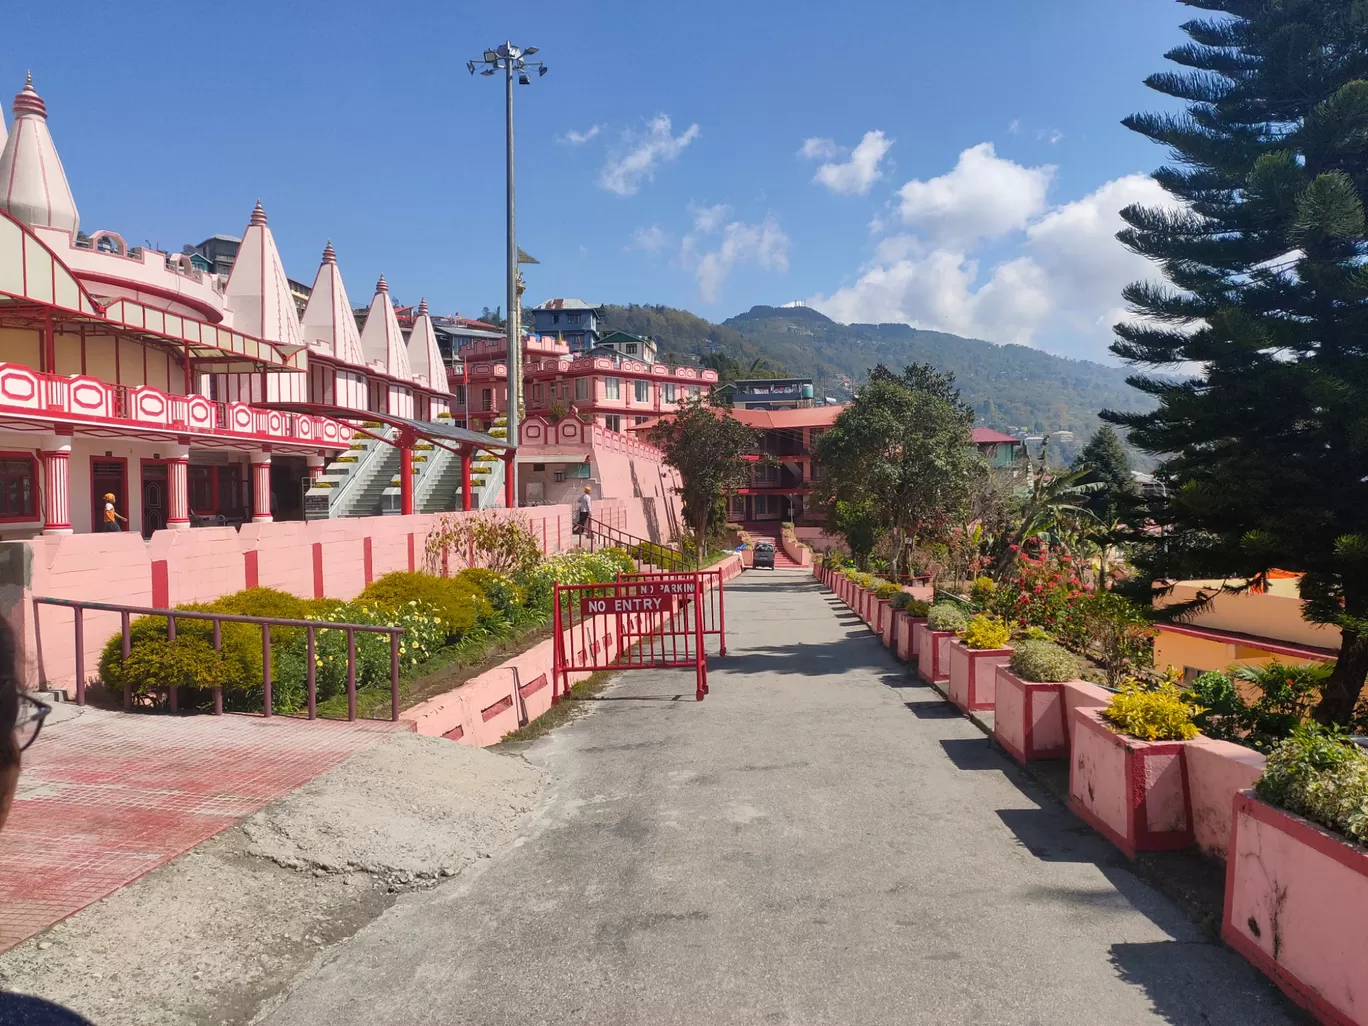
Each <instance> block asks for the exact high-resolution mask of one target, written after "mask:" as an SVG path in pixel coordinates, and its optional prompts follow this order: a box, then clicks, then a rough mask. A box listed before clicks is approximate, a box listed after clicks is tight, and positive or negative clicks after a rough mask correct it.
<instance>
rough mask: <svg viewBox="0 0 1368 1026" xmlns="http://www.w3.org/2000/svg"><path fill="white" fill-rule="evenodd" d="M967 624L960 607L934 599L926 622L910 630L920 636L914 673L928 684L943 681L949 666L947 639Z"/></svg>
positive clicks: (967, 621)
mask: <svg viewBox="0 0 1368 1026" xmlns="http://www.w3.org/2000/svg"><path fill="white" fill-rule="evenodd" d="M968 623H969V618H968V617H967V616H965V615H964V610H963V609H961V608H960V607H959V606H958V605H957V604H956V603H954V602H937V603H936V604H935V605H934V606H932V607H931V608H930V609H929V610H927V613H926V623H924V624H918V625H917V626H916V628H914V630H916V631H919V632H920V634H921V637H920V638H919V639H918V640H917V641H915V642H914V644H915V645H916V648H917V672H918V673H919V674H920V675H921V678H922V680H924V681H926V682H927V683H928V684H943V683H945V681H946V679H947V674H948V673H949V668H950V655H949V650H950V642H951V640H952V639H953V638H954V637H955V634H956V633H957V632H958V631H961V630H963V629H964V628H965V627H966V626H967V625H968Z"/></svg>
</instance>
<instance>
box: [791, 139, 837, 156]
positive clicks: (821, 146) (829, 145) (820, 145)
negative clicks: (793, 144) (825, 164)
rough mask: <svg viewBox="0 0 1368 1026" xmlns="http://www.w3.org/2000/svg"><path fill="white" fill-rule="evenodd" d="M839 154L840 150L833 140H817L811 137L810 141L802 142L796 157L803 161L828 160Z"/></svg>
mask: <svg viewBox="0 0 1368 1026" xmlns="http://www.w3.org/2000/svg"><path fill="white" fill-rule="evenodd" d="M840 152H841V148H840V147H839V146H837V145H836V140H835V139H819V138H817V137H816V136H813V137H812V138H811V139H804V140H803V146H802V148H801V149H800V150H799V151H798V156H800V157H802V158H803V159H805V160H828V159H830V158H831V157H834V156H836V155H837V154H839V153H840Z"/></svg>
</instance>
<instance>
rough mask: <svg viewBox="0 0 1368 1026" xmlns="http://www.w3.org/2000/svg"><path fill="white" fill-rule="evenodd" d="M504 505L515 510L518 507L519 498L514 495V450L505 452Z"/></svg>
mask: <svg viewBox="0 0 1368 1026" xmlns="http://www.w3.org/2000/svg"><path fill="white" fill-rule="evenodd" d="M503 461H504V505H505V506H507V507H508V508H509V509H513V508H515V507H516V506H517V505H518V497H517V495H515V494H514V486H515V483H516V482H515V480H514V477H513V450H512V449H505V450H504V456H503Z"/></svg>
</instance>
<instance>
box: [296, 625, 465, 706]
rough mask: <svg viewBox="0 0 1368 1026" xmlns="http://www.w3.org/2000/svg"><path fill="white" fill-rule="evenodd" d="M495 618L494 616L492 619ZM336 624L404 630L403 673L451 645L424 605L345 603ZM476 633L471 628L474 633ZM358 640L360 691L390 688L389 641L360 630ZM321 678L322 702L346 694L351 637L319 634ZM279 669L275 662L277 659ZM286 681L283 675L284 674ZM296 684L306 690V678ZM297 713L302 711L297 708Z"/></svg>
mask: <svg viewBox="0 0 1368 1026" xmlns="http://www.w3.org/2000/svg"><path fill="white" fill-rule="evenodd" d="M491 615H492V614H491ZM329 619H330V621H331V622H333V623H355V624H370V625H372V626H377V627H402V628H403V629H404V634H403V636H402V638H401V639H400V642H399V666H400V669H401V670H404V669H411V668H412V667H414V666H416V665H418V664H419V663H421V662H423V661H424V660H426V659H430V658H431V657H432V656H433V655H434V654H435V653H436V652H437V650H438V649H440V648H441V647H442V645H443V644H444V643H445V642H446V640H447V637H448V635H447V633H446V631H447V626H446V623H445V621H444V620H443V619H442V617H441V616H440V614H438V612H437V610H436V609H435V608H434V607H432V606H430V605H428V604H427V603H424V602H419V601H417V600H416V599H411V600H409V601H408V602H406V603H404V604H403V605H400V606H386V605H381V604H379V603H372V602H368V601H364V600H360V599H358V600H357V601H355V602H348V603H344V604H343V605H341V606H339V607H338V608H337V609H336V610H334V611H333V614H332V616H331V617H330V618H329ZM474 629H475V628H472V631H473V630H474ZM355 637H356V686H357V687H358V688H366V687H377V686H384V687H388V686H389V679H390V643H389V636H388V635H386V634H378V633H374V632H371V631H357V632H355ZM315 643H316V647H315V656H314V665H315V667H316V678H317V685H318V695H319V700H320V701H322V700H324V699H327V698H330V697H332V696H333V695H337V694H342V693H343V692H345V691H346V687H347V632H346V631H341V630H336V629H331V630H330V629H328V628H326V627H322V626H320V628H319V630H318V631H317V632H316V633H315ZM305 644H306V642H305V641H303V640H301V641H299V642H298V643H297V644H296V646H295V647H294V649H293V652H292V653H291V657H292V658H293V659H294V663H293V664H292V665H296V666H298V667H300V668H301V669H300V670H299V671H297V672H302V668H303V667H304V665H305V664H304V662H303V658H302V655H301V654H302V653H304V652H306V651H307V650H306V648H305ZM272 665H273V666H274V665H275V663H274V660H272ZM282 677H283V675H282ZM293 683H295V684H297V685H298V686H299V687H300V688H301V689H302V686H303V679H302V677H300V678H295V679H294V680H293ZM296 708H297V707H296Z"/></svg>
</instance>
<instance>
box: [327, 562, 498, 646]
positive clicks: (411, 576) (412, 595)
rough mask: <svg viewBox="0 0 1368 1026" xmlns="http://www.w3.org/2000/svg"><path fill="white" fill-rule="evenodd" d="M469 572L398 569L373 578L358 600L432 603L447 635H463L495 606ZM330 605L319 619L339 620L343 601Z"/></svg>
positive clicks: (386, 603) (395, 605)
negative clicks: (448, 573)
mask: <svg viewBox="0 0 1368 1026" xmlns="http://www.w3.org/2000/svg"><path fill="white" fill-rule="evenodd" d="M487 572H489V571H486V573H487ZM468 573H472V571H470V570H463V571H461V573H459V574H457V575H456V576H455V577H438V576H436V575H435V574H429V573H422V572H416V573H409V572H406V571H403V570H396V571H395V572H394V573H389V574H385V576H383V577H381V578H379V579H378V580H375V581H372V582H371V584H370V586H369V587H368V588H366V590H365V591H363V592H362V593H361V594H360V595H359V596H357V602H359V603H361V604H362V605H376V606H383V607H385V608H387V609H398V608H400V607H401V606H405V605H407V604H408V603H409V602H415V601H416V602H420V603H424V604H426V605H429V606H431V607H432V608H433V610H434V611H435V612H436V615H437V616H439V617H440V618H441V621H442V624H443V625H444V626H445V627H446V631H447V637H449V638H460V637H462V636H463V635H464V634H465V633H466V632H467V631H468V630H470V628H471V627H473V626H474V625H475V624H476V623H478V622H479V621H480V620H482V619H484V618H485V617H487V616H488V615H489V614H490V613H491V612H492V611H493V609H494V607H493V604H492V603H491V601H490V600H489V599H488V598H487V597H486V596H485V593H484V590H483V589H482V588H481V587H480V585H479V584H478V583H477V582H476V581H474V580H471V579H470V578H467V577H466V576H465V575H466V574H468ZM331 605H332V608H331V609H329V610H327V611H326V612H320V613H316V614H315V615H316V616H317V617H318V618H319V619H328V620H333V621H334V622H336V621H337V620H338V616H337V611H338V609H339V608H341V607H342V606H343V603H332V604H331Z"/></svg>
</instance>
